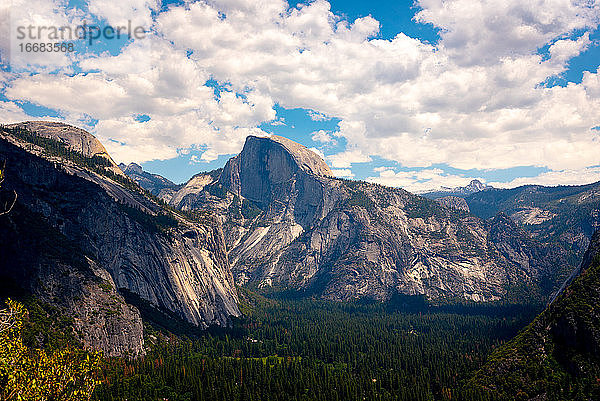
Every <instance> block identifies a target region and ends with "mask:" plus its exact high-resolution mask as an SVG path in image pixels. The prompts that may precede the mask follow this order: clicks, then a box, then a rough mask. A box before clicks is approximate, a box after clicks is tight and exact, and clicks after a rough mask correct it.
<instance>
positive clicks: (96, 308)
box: [0, 127, 240, 355]
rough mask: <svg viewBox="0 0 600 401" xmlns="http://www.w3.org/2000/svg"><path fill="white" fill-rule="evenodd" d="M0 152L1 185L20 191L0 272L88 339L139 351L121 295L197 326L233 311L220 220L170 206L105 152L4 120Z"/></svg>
mask: <svg viewBox="0 0 600 401" xmlns="http://www.w3.org/2000/svg"><path fill="white" fill-rule="evenodd" d="M88 135H89V134H88ZM94 146H96V147H98V146H101V145H99V144H96V145H94ZM94 146H92V147H94ZM0 154H2V157H3V158H4V160H5V161H6V169H5V171H4V176H5V181H4V183H3V186H2V190H3V191H6V192H12V191H15V192H16V193H17V194H18V199H17V204H16V205H15V209H14V212H11V213H9V214H7V215H4V216H0V219H2V224H1V225H0V233H1V235H2V239H3V241H2V243H3V244H6V245H5V246H3V247H2V249H1V251H0V252H2V255H0V275H1V276H2V278H3V280H6V281H8V280H10V282H12V283H14V284H15V285H16V286H18V287H21V289H22V290H23V291H25V292H26V293H31V294H33V295H35V296H36V297H38V298H40V299H43V300H45V301H47V302H49V303H52V304H57V305H59V306H60V307H61V308H63V311H64V312H65V313H66V314H67V315H71V316H72V317H73V318H74V319H75V322H77V324H78V325H79V326H80V329H81V330H80V332H81V333H82V335H84V336H89V337H86V338H84V340H85V341H84V342H85V343H86V345H87V346H90V347H95V348H99V349H102V350H104V351H105V353H106V354H108V355H113V354H123V353H132V354H138V353H143V352H144V351H143V348H142V344H143V340H142V329H141V326H142V324H141V320H140V316H139V312H137V310H136V309H135V308H133V307H130V306H128V305H126V304H125V302H124V299H123V296H125V298H126V299H127V301H128V302H130V301H131V300H141V301H142V302H145V303H147V304H149V305H153V306H154V307H155V308H158V309H159V310H162V311H164V312H165V313H168V314H172V315H173V316H176V317H178V318H179V319H182V320H184V321H187V322H189V323H191V324H193V325H199V326H200V327H207V326H209V325H222V326H223V325H227V324H229V322H230V316H238V315H239V314H240V312H239V309H238V306H237V294H236V291H235V288H234V285H233V279H232V276H231V271H230V267H229V263H228V259H227V254H226V252H225V245H224V238H223V234H222V229H221V226H220V224H219V222H218V221H217V220H215V219H214V218H212V217H211V216H204V217H202V218H201V219H200V218H196V219H190V218H188V217H186V216H184V215H182V214H180V213H178V212H175V211H173V210H171V209H169V208H167V207H166V206H165V205H162V204H161V203H160V202H159V201H158V200H157V199H155V198H153V197H151V196H150V195H149V194H148V193H147V192H145V191H144V190H143V189H142V188H140V187H139V186H137V184H135V183H134V182H133V181H131V180H129V179H128V178H126V177H125V176H124V175H119V174H115V173H114V172H113V169H112V167H113V164H114V163H111V162H110V159H107V158H106V157H101V158H99V157H98V155H97V154H94V155H93V156H92V157H88V156H86V155H85V154H83V153H81V152H80V151H79V150H73V149H71V147H70V146H65V144H64V142H62V141H58V140H56V139H54V138H48V137H45V136H43V135H37V134H36V133H35V132H32V131H29V130H26V129H23V128H20V127H3V128H2V131H1V133H0ZM67 278H69V279H67ZM9 289H10V286H9ZM6 295H7V294H2V296H3V297H4V296H6ZM127 344H129V345H127Z"/></svg>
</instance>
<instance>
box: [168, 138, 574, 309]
mask: <svg viewBox="0 0 600 401" xmlns="http://www.w3.org/2000/svg"><path fill="white" fill-rule="evenodd" d="M168 201H169V203H170V204H171V205H172V206H173V207H177V208H181V209H184V210H192V211H193V210H196V211H199V210H208V211H211V212H213V213H215V214H217V215H219V216H220V219H221V220H222V221H223V228H224V235H225V240H226V244H227V249H228V253H229V260H230V262H231V266H232V271H233V274H234V278H235V281H236V283H237V284H239V285H246V286H258V287H262V288H272V289H275V290H278V289H291V290H294V291H300V293H302V294H305V295H316V296H320V297H323V298H328V299H334V300H348V299H354V298H371V299H377V300H386V299H390V298H391V297H393V296H395V295H396V294H405V295H424V296H426V297H427V298H429V299H449V298H450V299H453V298H456V299H468V300H474V301H491V300H498V299H506V298H510V297H516V296H519V295H517V294H521V295H523V293H522V291H529V292H532V291H533V292H535V291H538V292H539V291H541V292H542V293H544V294H546V295H548V294H549V293H550V291H551V289H553V288H557V286H558V284H559V282H560V280H562V279H564V278H565V277H566V275H568V273H569V272H570V270H571V269H572V267H574V266H569V264H568V261H567V260H566V257H565V255H566V252H565V251H564V250H563V249H561V248H560V247H551V248H548V247H545V246H543V245H542V244H541V243H539V242H537V241H536V240H535V239H533V238H531V236H530V235H529V234H528V233H526V232H525V231H524V230H522V229H520V228H519V227H517V226H516V225H515V224H514V222H512V221H511V220H510V219H509V218H508V217H506V216H505V215H503V214H500V215H499V216H498V217H497V218H495V219H493V220H491V221H485V220H482V219H480V218H477V217H475V216H473V215H471V214H469V213H468V212H466V211H465V210H460V209H461V208H460V207H459V208H458V209H457V208H450V207H443V206H442V205H440V204H439V203H437V202H435V201H432V200H429V199H426V198H423V197H420V196H417V195H413V194H411V193H409V192H407V191H404V190H402V189H397V188H388V187H384V186H381V185H376V184H371V183H366V182H360V181H348V180H343V179H338V178H334V177H333V176H332V174H331V171H330V169H329V167H328V166H327V165H326V164H325V162H324V161H323V160H322V159H321V158H320V157H319V156H318V155H316V154H315V153H313V152H311V151H310V150H308V149H306V148H304V147H302V146H301V145H299V144H296V143H294V142H292V141H290V140H288V139H285V138H281V137H278V136H275V135H272V136H270V137H254V136H250V137H248V138H247V140H246V143H245V144H244V147H243V149H242V151H241V153H240V154H239V155H237V156H236V157H234V158H232V159H230V160H229V161H228V162H227V164H226V166H225V167H224V168H223V170H222V171H213V172H209V173H202V174H199V175H197V176H195V177H194V178H193V179H192V180H190V182H188V183H187V184H185V185H184V186H183V187H182V188H181V189H180V190H179V191H177V192H176V193H175V194H174V195H173V197H171V198H170V199H168ZM534 288H535V289H536V290H533V289H534Z"/></svg>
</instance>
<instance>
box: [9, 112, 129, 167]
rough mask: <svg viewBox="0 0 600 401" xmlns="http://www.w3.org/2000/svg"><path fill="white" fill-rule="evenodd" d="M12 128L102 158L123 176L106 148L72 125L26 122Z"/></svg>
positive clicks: (90, 156) (90, 135) (11, 125)
mask: <svg viewBox="0 0 600 401" xmlns="http://www.w3.org/2000/svg"><path fill="white" fill-rule="evenodd" d="M7 127H8V128H9V129H10V128H15V127H18V128H23V129H26V130H28V131H29V132H34V133H35V134H36V135H38V136H40V137H44V138H50V139H53V140H56V141H59V142H61V143H63V144H65V145H66V146H67V147H68V148H70V149H71V150H74V151H76V152H79V153H81V154H82V155H84V156H85V157H89V158H92V157H94V156H96V157H102V158H104V159H106V160H108V162H109V164H110V165H109V166H108V169H109V170H110V171H112V172H113V173H115V174H117V175H123V173H122V172H121V169H120V168H119V167H118V166H117V165H116V164H115V162H114V161H113V159H112V158H111V157H110V155H109V154H108V152H107V151H106V149H105V148H104V146H102V144H101V143H100V141H98V140H97V139H96V137H94V136H93V135H92V134H90V133H89V132H86V131H84V130H82V129H81V128H77V127H73V126H71V125H67V124H63V123H58V122H52V121H26V122H22V123H17V124H9V125H7Z"/></svg>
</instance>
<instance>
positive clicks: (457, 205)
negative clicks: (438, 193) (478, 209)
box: [436, 196, 471, 212]
mask: <svg viewBox="0 0 600 401" xmlns="http://www.w3.org/2000/svg"><path fill="white" fill-rule="evenodd" d="M436 202H437V203H439V204H440V205H442V206H444V207H447V208H449V209H457V210H464V211H465V212H470V211H471V210H470V209H469V205H468V204H467V201H466V200H465V199H464V198H459V197H458V196H444V197H441V198H437V199H436Z"/></svg>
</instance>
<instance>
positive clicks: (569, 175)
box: [491, 166, 600, 188]
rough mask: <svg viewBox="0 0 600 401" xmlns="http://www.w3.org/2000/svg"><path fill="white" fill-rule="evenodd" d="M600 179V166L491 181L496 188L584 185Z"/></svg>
mask: <svg viewBox="0 0 600 401" xmlns="http://www.w3.org/2000/svg"><path fill="white" fill-rule="evenodd" d="M597 181H600V166H595V167H588V168H583V169H580V170H561V171H549V172H546V173H542V174H540V175H538V176H536V177H520V178H516V179H514V180H512V181H510V182H493V183H491V185H492V186H495V187H498V188H515V187H518V186H521V185H527V184H535V185H546V186H554V185H584V184H591V183H594V182H597Z"/></svg>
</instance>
